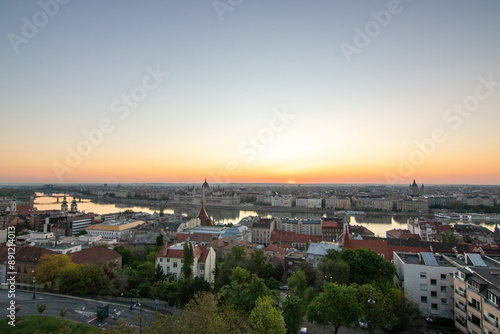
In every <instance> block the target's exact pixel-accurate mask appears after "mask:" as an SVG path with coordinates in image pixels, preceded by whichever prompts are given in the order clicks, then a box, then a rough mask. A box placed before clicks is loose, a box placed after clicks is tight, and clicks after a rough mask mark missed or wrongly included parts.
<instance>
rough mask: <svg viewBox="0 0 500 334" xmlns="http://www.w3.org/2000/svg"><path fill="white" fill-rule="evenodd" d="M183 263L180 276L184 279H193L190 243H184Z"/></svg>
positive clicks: (192, 256) (192, 259) (191, 245)
mask: <svg viewBox="0 0 500 334" xmlns="http://www.w3.org/2000/svg"><path fill="white" fill-rule="evenodd" d="M182 258H183V260H184V263H183V264H182V268H181V274H182V276H183V277H184V279H191V278H192V277H193V264H194V253H193V244H191V243H190V242H185V243H184V252H183V255H182Z"/></svg>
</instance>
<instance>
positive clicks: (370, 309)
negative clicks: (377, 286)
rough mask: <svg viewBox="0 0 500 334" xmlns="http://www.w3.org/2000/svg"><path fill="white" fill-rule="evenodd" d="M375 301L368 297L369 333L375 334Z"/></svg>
mask: <svg viewBox="0 0 500 334" xmlns="http://www.w3.org/2000/svg"><path fill="white" fill-rule="evenodd" d="M373 304H375V301H374V300H373V299H372V298H370V299H368V333H370V334H373V324H372V305H373Z"/></svg>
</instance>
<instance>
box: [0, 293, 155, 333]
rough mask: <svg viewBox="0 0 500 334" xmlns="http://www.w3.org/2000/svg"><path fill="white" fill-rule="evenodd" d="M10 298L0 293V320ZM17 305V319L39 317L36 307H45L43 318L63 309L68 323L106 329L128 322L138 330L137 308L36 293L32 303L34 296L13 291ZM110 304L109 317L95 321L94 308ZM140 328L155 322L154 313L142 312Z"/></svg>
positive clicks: (58, 314)
mask: <svg viewBox="0 0 500 334" xmlns="http://www.w3.org/2000/svg"><path fill="white" fill-rule="evenodd" d="M10 300H11V298H8V291H7V290H0V310H1V311H0V312H1V313H0V316H1V317H2V319H3V318H5V317H6V316H7V315H8V314H9V311H8V310H7V307H9V305H10ZM14 300H15V301H16V305H21V306H22V309H21V311H19V313H18V316H23V315H38V314H39V313H38V311H37V304H41V303H47V309H46V310H45V312H43V315H44V316H45V315H48V316H54V317H60V316H61V315H60V311H61V309H62V308H65V309H66V311H67V312H66V315H65V317H64V318H65V319H70V320H74V321H78V322H82V323H88V324H90V325H92V326H96V327H100V328H103V329H108V328H110V327H111V326H113V325H116V324H117V320H122V321H124V320H127V321H128V322H130V323H131V324H132V325H133V326H137V327H139V314H140V306H135V307H134V308H133V310H130V305H119V304H116V303H104V302H97V301H94V300H88V299H83V298H75V297H65V296H55V295H49V294H42V293H38V292H37V293H36V299H33V292H29V291H19V290H18V291H16V293H15V298H14ZM135 303H136V301H135V300H134V304H135ZM108 304H109V314H108V318H106V319H98V318H97V317H96V312H97V307H98V306H105V305H108ZM142 316H143V320H142V324H143V326H144V325H145V324H146V323H147V322H150V321H152V320H153V319H154V316H155V315H154V312H151V311H147V310H144V309H143V310H142Z"/></svg>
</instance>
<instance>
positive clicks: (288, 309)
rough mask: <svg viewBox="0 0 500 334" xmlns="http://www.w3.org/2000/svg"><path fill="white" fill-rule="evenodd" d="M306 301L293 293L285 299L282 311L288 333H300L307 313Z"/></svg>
mask: <svg viewBox="0 0 500 334" xmlns="http://www.w3.org/2000/svg"><path fill="white" fill-rule="evenodd" d="M305 305H307V304H306V302H305V301H304V300H303V299H302V298H299V297H298V296H295V295H291V296H289V297H287V298H285V300H284V301H283V304H282V307H281V309H282V311H283V319H284V320H285V325H286V332H287V334H294V333H298V331H299V328H300V324H301V323H302V318H304V315H305V314H306V308H305Z"/></svg>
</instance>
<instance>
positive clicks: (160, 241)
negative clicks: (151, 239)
mask: <svg viewBox="0 0 500 334" xmlns="http://www.w3.org/2000/svg"><path fill="white" fill-rule="evenodd" d="M163 242H164V241H163V235H161V234H160V235H159V236H157V237H156V246H158V247H161V246H163Z"/></svg>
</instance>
